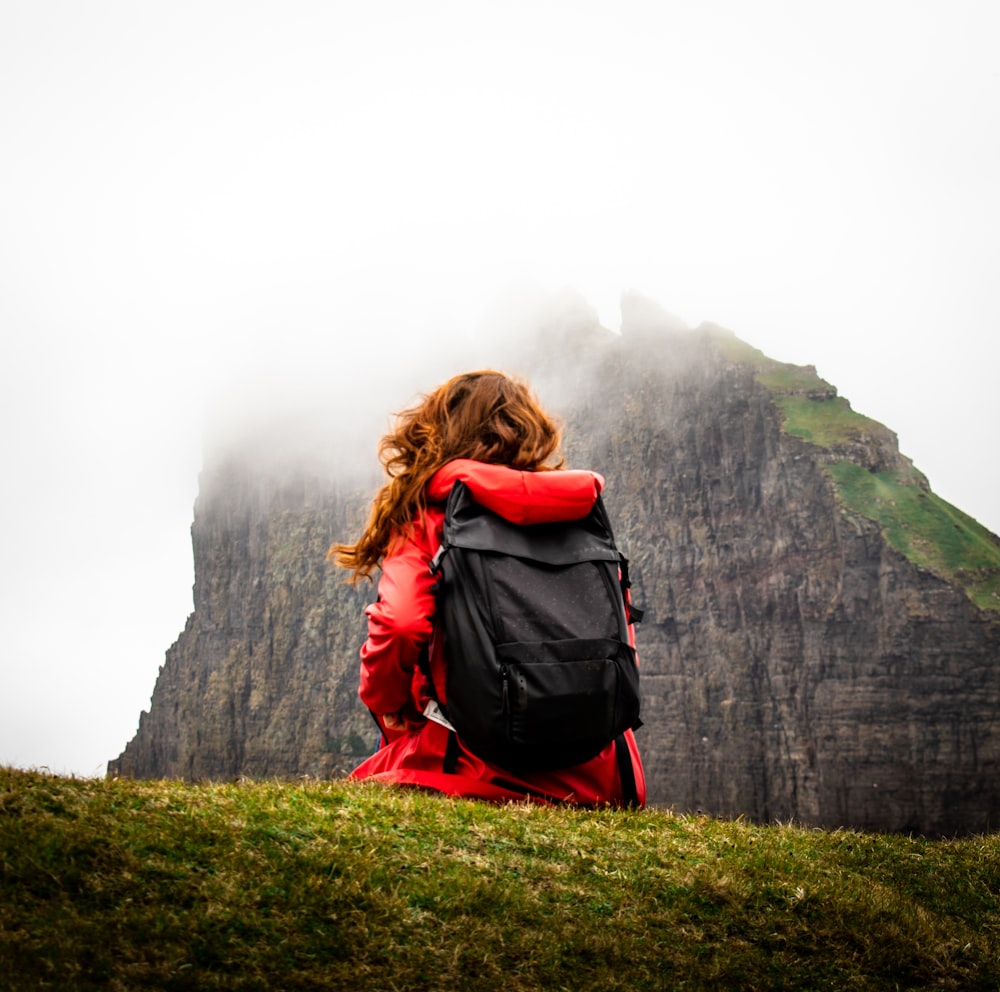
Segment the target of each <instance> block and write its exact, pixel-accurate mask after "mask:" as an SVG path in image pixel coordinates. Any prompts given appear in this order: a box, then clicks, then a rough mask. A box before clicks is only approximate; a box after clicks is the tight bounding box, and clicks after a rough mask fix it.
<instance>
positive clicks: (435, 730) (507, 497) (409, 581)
mask: <svg viewBox="0 0 1000 992" xmlns="http://www.w3.org/2000/svg"><path fill="white" fill-rule="evenodd" d="M458 480H461V481H462V482H464V483H465V484H466V485H467V486H468V487H469V491H470V493H471V495H472V496H473V498H474V499H475V500H476V501H477V502H478V503H481V504H482V505H483V506H485V507H487V508H488V509H490V510H492V511H493V512H494V513H498V514H500V515H501V516H503V517H506V518H507V519H508V520H511V521H513V522H515V523H546V522H550V521H555V520H575V519H578V518H579V517H583V516H585V515H586V514H587V513H589V512H590V509H591V507H592V506H593V504H594V501H595V500H596V498H597V495H598V494H599V493H600V491H601V489H602V488H603V486H604V479H603V478H602V477H601V476H600V475H597V474H596V473H594V472H581V471H566V472H521V471H517V470H515V469H511V468H505V467H504V466H501V465H488V464H485V463H483V462H474V461H469V460H467V459H460V460H456V461H453V462H449V463H448V464H447V465H445V466H444V467H443V468H442V469H441V470H440V471H439V472H438V473H437V474H436V475H435V476H434V478H433V479H432V480H431V482H430V485H429V487H428V491H427V496H428V509H427V512H426V514H425V515H424V516H423V517H422V518H421V519H420V520H418V521H416V522H415V523H414V524H413V526H412V528H411V529H410V532H409V533H408V534H407V535H405V536H404V537H403V538H402V539H400V541H399V542H398V543H397V545H396V546H395V547H394V548H392V549H391V551H390V553H389V554H388V555H387V556H386V558H385V559H384V561H383V563H382V576H381V578H380V580H379V584H378V601H377V602H375V603H373V604H372V605H371V606H369V607H368V608H367V609H366V611H365V613H366V614H367V617H368V639H367V640H366V641H365V643H364V645H363V646H362V648H361V688H360V696H361V700H362V702H364V704H365V705H366V706H367V707H368V709H369V710H371V711H372V713H374V714H376V718H377V719H379V724H380V726H382V728H383V733H384V738H385V744H384V746H383V747H381V748H380V749H379V750H378V751H376V752H375V753H374V754H373V755H372V756H371V757H370V758H368V759H367V760H365V761H364V762H362V763H361V765H359V766H358V767H357V768H356V769H355V770H354V772H352V774H351V777H352V778H355V779H365V778H372V779H379V780H382V781H387V782H397V783H406V784H411V785H418V786H425V787H428V788H433V789H437V790H439V791H441V792H447V793H451V794H453V795H461V796H474V797H479V798H483V799H494V800H509V799H525V798H531V799H536V800H540V801H568V802H574V803H582V804H587V805H594V804H601V803H620V802H622V801H623V787H622V783H621V778H620V774H619V770H618V759H617V757H616V752H615V745H614V744H609V745H608V746H607V747H606V748H605V749H604V750H603V751H601V753H600V754H598V755H597V756H596V757H594V758H591V760H590V761H587V762H584V763H583V764H581V765H575V766H573V767H571V768H563V769H559V770H557V771H545V772H533V773H531V774H525V775H514V774H512V773H510V772H508V771H505V770H504V769H502V768H500V767H499V766H497V765H494V764H491V763H490V762H488V761H484V760H483V759H481V758H479V757H477V756H475V755H473V754H471V753H470V752H468V751H467V750H465V749H464V748H462V747H461V739H457V745H458V747H457V751H456V749H455V745H456V741H455V740H454V739H452V740H451V741H449V738H451V736H452V732H451V731H449V730H448V729H447V728H446V727H444V726H442V725H441V724H439V723H436V722H433V721H430V720H424V719H422V718H420V719H417V720H415V721H413V722H412V723H411V727H410V728H409V729H403V728H387V727H385V725H384V722H383V721H382V720H381V718H380V717H381V716H382V715H384V714H389V713H398V712H399V711H401V710H403V711H404V712H409V713H410V714H416V713H422V712H423V710H424V707H425V705H426V703H427V702H428V700H429V699H430V698H432V694H431V691H430V689H429V687H428V685H427V676H426V674H425V673H424V672H423V671H422V670H421V668H420V667H419V665H418V663H417V662H418V659H419V658H420V655H421V652H422V651H423V650H424V649H425V647H428V648H429V659H430V666H429V667H430V676H431V679H432V680H433V683H434V694H436V697H437V698H438V699H439V700H440V701H441V702H442V703H443V704H445V705H447V693H446V685H445V666H446V663H445V659H444V654H443V650H442V646H441V638H440V637H437V636H435V624H434V611H435V600H434V594H433V591H432V586H433V584H434V581H435V579H434V577H433V576H432V575H431V572H430V561H431V559H432V558H433V557H434V554H435V552H436V551H437V550H438V547H439V546H440V544H441V534H442V527H443V523H444V502H445V500H446V499H447V497H448V493H449V492H450V491H451V487H452V486H453V485H454V483H455V482H456V481H458ZM629 633H630V636H631V628H630V631H629ZM625 740H626V744H627V748H628V755H627V757H628V758H629V759H630V760H631V766H632V771H633V774H634V777H635V785H636V792H637V794H638V800H639V803H640V804H643V803H645V800H646V782H645V777H644V775H643V770H642V763H641V760H640V758H639V751H638V749H637V747H636V744H635V738H634V736H633V734H632V731H631V730H628V731H626V732H625ZM449 747H451V749H452V750H451V753H450V755H449V763H450V764H451V765H452V766H453V771H450V772H446V771H445V756H446V754H448V753H449ZM456 755H457V760H456Z"/></svg>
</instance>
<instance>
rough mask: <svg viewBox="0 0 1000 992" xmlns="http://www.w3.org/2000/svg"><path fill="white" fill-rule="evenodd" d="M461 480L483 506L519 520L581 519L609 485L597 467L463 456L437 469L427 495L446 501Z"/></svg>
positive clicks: (550, 521) (534, 521) (538, 522)
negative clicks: (528, 467) (545, 467)
mask: <svg viewBox="0 0 1000 992" xmlns="http://www.w3.org/2000/svg"><path fill="white" fill-rule="evenodd" d="M456 482H464V483H465V485H466V486H468V488H469V492H470V494H471V495H472V498H473V499H474V500H475V501H476V502H477V503H479V504H480V505H481V506H485V507H486V508H487V509H488V510H492V511H493V512H494V513H497V514H499V515H500V516H501V517H503V518H504V519H506V520H509V521H510V522H511V523H515V524H545V523H552V522H553V521H556V520H578V519H580V518H581V517H585V516H586V515H587V514H588V513H589V512H590V511H591V509H592V508H593V506H594V503H595V502H596V500H597V497H598V495H600V493H601V490H602V489H603V488H604V476H602V475H599V474H598V473H597V472H585V471H580V470H568V471H553V472H524V471H521V470H520V469H514V468H507V467H506V466H505V465H490V464H487V463H486V462H476V461H472V460H470V459H467V458H459V459H456V460H455V461H452V462H448V464H447V465H444V466H442V467H441V468H440V469H439V470H438V471H437V473H436V474H435V475H434V477H433V478H432V479H431V481H430V485H429V486H428V488H427V496H428V498H429V499H430V500H431V501H432V502H435V503H440V502H444V501H445V500H446V499H447V498H448V493H450V492H451V489H452V486H454V485H455V483H456Z"/></svg>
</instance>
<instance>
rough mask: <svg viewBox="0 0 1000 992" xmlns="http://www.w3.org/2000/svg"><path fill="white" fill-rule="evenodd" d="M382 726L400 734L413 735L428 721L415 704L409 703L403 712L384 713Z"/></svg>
mask: <svg viewBox="0 0 1000 992" xmlns="http://www.w3.org/2000/svg"><path fill="white" fill-rule="evenodd" d="M381 720H382V726H383V727H385V729H386V730H395V731H399V732H400V733H408V734H409V733H413V732H414V731H417V730H419V729H420V728H421V727H422V726H423V725H424V724H425V723H426V722H427V719H426V717H425V716H424V715H423V713H421V712H420V711H419V710H418V709H417V708H416V706H414V705H413V703H407V704H406V705H405V706H404V707H403V708H402V709H401V710H397V711H396V712H395V713H383V714H382V716H381Z"/></svg>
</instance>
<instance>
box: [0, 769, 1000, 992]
mask: <svg viewBox="0 0 1000 992" xmlns="http://www.w3.org/2000/svg"><path fill="white" fill-rule="evenodd" d="M0 881H2V888H0V892H2V895H0V988H2V989H19V990H20V989H44V988H53V989H98V988H100V989H112V990H115V989H191V988H197V989H261V990H264V989H267V990H276V989H279V990H280V989H438V990H445V989H447V990H455V989H462V990H466V989H468V990H501V989H503V990H528V989H545V990H550V989H562V988H565V989H581V990H582V989H593V990H608V989H629V990H643V989H719V988H726V989H729V988H739V989H810V990H812V989H885V990H890V989H891V990H896V989H930V988H941V989H948V988H951V989H996V988H998V987H1000V836H990V837H976V838H970V839H964V840H957V841H930V840H919V839H910V838H906V837H899V836H874V835H865V834H859V833H854V832H842V831H839V832H822V831H818V830H803V829H799V828H796V827H794V826H791V825H774V826H769V827H761V826H752V825H749V824H747V823H744V822H741V821H737V822H726V821H719V820H712V819H709V818H705V817H681V816H674V815H671V814H670V813H668V812H665V811H656V810H646V811H642V812H635V811H631V812H625V811H614V810H600V811H585V810H578V809H572V808H543V807H534V806H526V805H510V806H492V805H487V804H483V803H476V802H471V801H464V800H453V799H447V798H444V797H440V796H436V795H432V794H425V793H422V792H417V791H410V790H393V789H385V788H381V787H378V786H371V785H367V786H365V785H359V784H350V783H343V782H330V783H305V784H296V785H289V784H278V783H256V784H253V783H242V784H229V785H204V786H190V785H181V784H177V783H169V782H129V781H124V780H123V781H103V780H74V779H65V778H57V777H51V776H47V775H43V774H39V773H34V772H20V771H12V770H10V769H5V770H0Z"/></svg>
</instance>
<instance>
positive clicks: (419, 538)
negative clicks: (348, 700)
mask: <svg viewBox="0 0 1000 992" xmlns="http://www.w3.org/2000/svg"><path fill="white" fill-rule="evenodd" d="M430 543H431V541H429V540H428V537H427V534H426V530H425V528H422V527H421V528H418V527H415V528H414V533H413V534H412V535H411V536H409V537H407V538H406V539H405V540H401V541H400V542H399V544H398V545H397V547H396V548H394V549H393V551H392V553H391V554H390V555H388V556H387V557H386V558H385V560H384V561H383V562H382V575H381V578H380V579H379V583H378V600H377V601H376V602H375V603H372V604H371V605H370V606H369V607H368V608H367V609H366V610H365V613H366V615H367V617H368V639H367V640H366V641H365V643H364V645H363V646H362V648H361V686H360V690H359V694H360V696H361V701H362V702H363V703H364V704H365V706H367V707H368V709H369V710H371V711H372V713H374V714H375V715H376V716H377V717H379V718H380V722H381V723H382V724H383V727H384V729H386V730H394V729H395V730H397V731H399V730H403V729H405V719H404V718H405V717H406V716H410V717H414V716H416V700H415V699H414V698H413V672H414V668H415V666H416V665H417V662H418V660H419V658H420V655H421V653H422V652H423V651H424V648H425V646H426V644H427V642H428V641H429V640H430V637H431V633H432V631H433V628H434V607H435V604H434V594H433V591H432V587H433V584H434V577H433V576H432V575H431V572H430V560H431V557H432V556H433V554H434V551H435V550H436V547H435V548H431V547H430ZM387 718H388V719H387Z"/></svg>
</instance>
